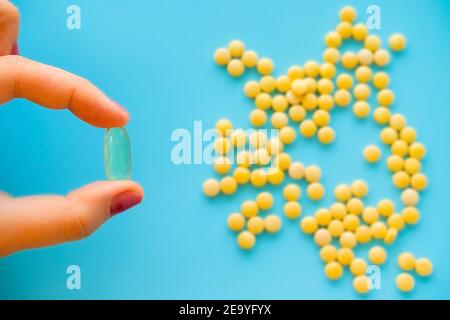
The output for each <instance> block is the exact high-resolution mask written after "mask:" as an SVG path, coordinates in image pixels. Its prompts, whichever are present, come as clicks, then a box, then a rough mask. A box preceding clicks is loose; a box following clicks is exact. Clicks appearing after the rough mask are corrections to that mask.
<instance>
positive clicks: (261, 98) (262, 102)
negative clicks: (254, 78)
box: [255, 92, 272, 110]
mask: <svg viewBox="0 0 450 320" xmlns="http://www.w3.org/2000/svg"><path fill="white" fill-rule="evenodd" d="M255 105H256V107H257V108H258V109H262V110H267V109H269V108H270V107H271V106H272V96H271V95H270V94H268V93H266V92H261V93H259V94H258V95H257V96H256V99H255Z"/></svg>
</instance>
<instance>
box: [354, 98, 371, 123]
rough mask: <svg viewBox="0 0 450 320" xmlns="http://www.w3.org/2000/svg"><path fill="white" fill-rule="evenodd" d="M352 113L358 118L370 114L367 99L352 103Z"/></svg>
mask: <svg viewBox="0 0 450 320" xmlns="http://www.w3.org/2000/svg"><path fill="white" fill-rule="evenodd" d="M353 114H354V115H355V116H356V117H358V118H361V119H362V118H367V117H368V116H369V114H370V106H369V104H368V103H367V101H356V102H355V103H354V104H353Z"/></svg>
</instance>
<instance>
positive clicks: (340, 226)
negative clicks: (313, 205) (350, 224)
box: [328, 219, 344, 238]
mask: <svg viewBox="0 0 450 320" xmlns="http://www.w3.org/2000/svg"><path fill="white" fill-rule="evenodd" d="M328 231H330V233H331V235H332V236H333V237H336V238H337V237H340V236H341V234H342V233H343V232H344V223H343V222H342V221H341V220H337V219H334V220H331V222H330V223H329V224H328Z"/></svg>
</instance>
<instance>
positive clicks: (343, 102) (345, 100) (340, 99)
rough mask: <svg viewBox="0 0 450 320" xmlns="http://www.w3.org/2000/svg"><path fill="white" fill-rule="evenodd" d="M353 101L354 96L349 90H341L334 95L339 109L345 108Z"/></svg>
mask: <svg viewBox="0 0 450 320" xmlns="http://www.w3.org/2000/svg"><path fill="white" fill-rule="evenodd" d="M351 101H352V96H351V94H350V92H349V91H348V90H344V89H339V90H337V91H336V92H335V93H334V102H335V103H336V105H338V106H339V107H345V106H348V105H349V104H350V102H351Z"/></svg>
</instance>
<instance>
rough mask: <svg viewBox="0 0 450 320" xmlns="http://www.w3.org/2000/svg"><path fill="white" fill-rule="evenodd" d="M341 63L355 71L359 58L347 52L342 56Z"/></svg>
mask: <svg viewBox="0 0 450 320" xmlns="http://www.w3.org/2000/svg"><path fill="white" fill-rule="evenodd" d="M341 63H342V66H343V67H344V68H346V69H354V68H356V66H357V65H358V56H357V55H356V53H354V52H352V51H347V52H345V53H344V54H343V55H342V57H341Z"/></svg>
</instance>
